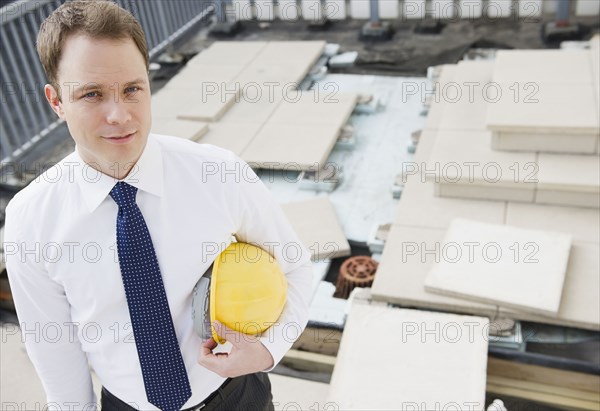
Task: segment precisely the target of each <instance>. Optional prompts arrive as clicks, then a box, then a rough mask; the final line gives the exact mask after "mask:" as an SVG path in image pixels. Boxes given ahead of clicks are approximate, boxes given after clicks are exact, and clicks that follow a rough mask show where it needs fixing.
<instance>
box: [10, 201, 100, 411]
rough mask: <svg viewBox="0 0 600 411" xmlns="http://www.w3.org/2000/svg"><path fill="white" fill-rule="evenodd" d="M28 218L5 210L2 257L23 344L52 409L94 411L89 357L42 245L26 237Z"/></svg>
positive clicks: (48, 404)
mask: <svg viewBox="0 0 600 411" xmlns="http://www.w3.org/2000/svg"><path fill="white" fill-rule="evenodd" d="M26 221H27V220H26V219H25V217H23V216H20V215H18V213H15V212H14V210H12V208H11V205H10V204H9V205H8V207H7V208H6V223H5V227H4V228H5V232H4V253H5V260H6V269H7V272H8V279H9V284H10V290H11V294H12V298H13V301H14V304H15V308H16V311H17V317H18V320H19V326H20V328H21V340H22V342H23V343H24V344H25V348H26V350H27V354H28V355H29V358H30V359H31V362H32V363H33V366H34V367H35V370H36V372H37V374H38V376H39V378H40V380H41V382H42V385H43V387H44V390H45V392H46V401H47V408H46V407H44V409H48V410H87V411H91V410H95V409H96V395H95V393H94V390H93V385H92V378H91V375H90V370H89V366H88V362H87V356H86V355H85V353H84V352H83V351H82V348H81V344H80V341H79V338H78V336H77V327H76V326H75V324H74V323H73V322H72V321H71V315H70V305H69V301H68V300H67V297H66V295H65V291H64V288H63V287H62V285H60V284H59V283H57V282H56V281H53V280H52V279H51V278H50V277H49V276H48V273H47V271H46V270H45V268H44V264H43V262H44V258H43V253H42V252H41V250H43V244H40V242H39V241H37V240H36V239H34V238H32V237H33V235H31V236H30V237H29V238H28V237H27V236H25V235H23V233H22V230H21V229H20V226H21V225H23V224H25V222H26Z"/></svg>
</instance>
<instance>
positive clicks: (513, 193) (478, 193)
mask: <svg viewBox="0 0 600 411" xmlns="http://www.w3.org/2000/svg"><path fill="white" fill-rule="evenodd" d="M434 190H435V191H434V192H435V195H436V196H437V197H448V198H458V199H463V200H467V199H470V200H493V201H516V202H524V203H532V202H534V201H535V193H536V192H535V190H531V189H529V188H527V187H518V186H514V187H502V186H493V185H491V184H488V185H482V184H452V183H443V182H442V183H439V184H435V186H434Z"/></svg>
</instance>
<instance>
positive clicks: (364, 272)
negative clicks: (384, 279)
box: [333, 255, 378, 299]
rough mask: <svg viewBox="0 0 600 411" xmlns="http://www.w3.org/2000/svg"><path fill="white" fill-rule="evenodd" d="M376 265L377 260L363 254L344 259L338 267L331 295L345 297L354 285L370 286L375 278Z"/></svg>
mask: <svg viewBox="0 0 600 411" xmlns="http://www.w3.org/2000/svg"><path fill="white" fill-rule="evenodd" d="M377 265H378V263H377V261H375V260H373V259H372V258H371V257H367V256H364V255H357V256H354V257H350V258H348V259H346V261H344V262H343V263H342V266H341V267H340V273H339V275H338V278H337V282H336V284H335V294H333V296H334V297H336V298H344V299H347V298H348V296H350V292H351V291H352V290H353V289H354V288H355V287H370V286H371V284H373V279H374V278H375V271H377Z"/></svg>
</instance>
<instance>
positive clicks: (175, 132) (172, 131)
mask: <svg viewBox="0 0 600 411" xmlns="http://www.w3.org/2000/svg"><path fill="white" fill-rule="evenodd" d="M151 131H152V132H153V133H157V134H166V135H170V136H176V137H181V138H185V139H188V140H192V141H198V139H199V138H200V137H202V136H203V135H205V134H206V133H207V132H208V124H206V123H203V122H201V121H191V120H180V119H177V118H162V117H155V118H153V119H152V130H151Z"/></svg>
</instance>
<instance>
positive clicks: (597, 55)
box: [590, 34, 600, 110]
mask: <svg viewBox="0 0 600 411" xmlns="http://www.w3.org/2000/svg"><path fill="white" fill-rule="evenodd" d="M590 60H591V62H592V79H593V84H594V91H595V93H596V107H600V34H596V35H595V36H594V37H592V38H591V39H590ZM599 110H600V109H599Z"/></svg>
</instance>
